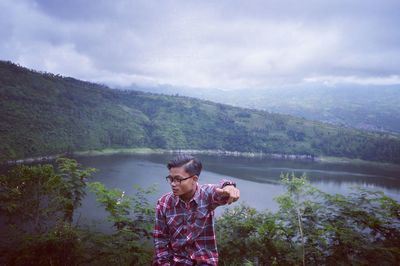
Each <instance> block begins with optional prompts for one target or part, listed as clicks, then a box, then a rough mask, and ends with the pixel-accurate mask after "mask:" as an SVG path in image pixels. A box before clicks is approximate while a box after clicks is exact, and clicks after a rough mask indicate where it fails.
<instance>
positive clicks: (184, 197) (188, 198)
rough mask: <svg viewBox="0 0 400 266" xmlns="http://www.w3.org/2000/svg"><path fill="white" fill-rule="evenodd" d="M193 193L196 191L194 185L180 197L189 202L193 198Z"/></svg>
mask: <svg viewBox="0 0 400 266" xmlns="http://www.w3.org/2000/svg"><path fill="white" fill-rule="evenodd" d="M195 193H196V186H194V187H193V189H192V190H191V191H189V192H187V193H185V194H183V195H181V196H180V197H181V199H182V200H183V201H184V202H189V201H190V200H191V199H192V198H193V196H194V194H195Z"/></svg>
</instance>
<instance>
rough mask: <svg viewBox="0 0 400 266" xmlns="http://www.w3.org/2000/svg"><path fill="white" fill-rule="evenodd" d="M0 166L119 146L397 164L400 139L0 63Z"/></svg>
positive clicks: (391, 135) (399, 152)
mask: <svg viewBox="0 0 400 266" xmlns="http://www.w3.org/2000/svg"><path fill="white" fill-rule="evenodd" d="M0 99H1V105H0V138H1V143H0V160H7V159H17V158H24V157H29V156H40V155H48V154H56V153H62V152H71V151H80V150H89V149H101V148H123V147H130V148H131V147H150V148H165V149H222V150H229V151H253V152H260V151H262V152H264V153H284V154H307V155H312V156H319V155H327V156H338V157H349V158H360V159H364V160H374V161H386V162H394V163H400V137H399V135H396V134H387V133H376V132H375V133H374V132H366V131H362V130H355V129H351V128H345V127H339V126H334V125H331V124H324V123H320V122H313V121H308V120H305V119H301V118H295V117H293V116H289V115H280V114H273V113H269V112H266V111H260V110H253V109H245V108H238V107H233V106H229V105H225V104H218V103H213V102H210V101H204V100H199V99H195V98H189V97H178V96H167V95H158V94H152V93H145V92H139V91H121V90H112V89H109V88H107V87H106V86H103V85H99V84H93V83H89V82H84V81H80V80H76V79H74V78H69V77H62V76H59V75H54V74H51V73H40V72H36V71H33V70H29V69H26V68H23V67H20V66H18V65H15V64H13V63H11V62H4V61H2V62H0Z"/></svg>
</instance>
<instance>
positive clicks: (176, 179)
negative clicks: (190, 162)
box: [165, 175, 195, 184]
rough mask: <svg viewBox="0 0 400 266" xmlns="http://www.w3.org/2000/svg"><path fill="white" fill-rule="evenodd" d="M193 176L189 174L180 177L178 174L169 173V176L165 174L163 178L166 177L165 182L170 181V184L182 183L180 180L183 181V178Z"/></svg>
mask: <svg viewBox="0 0 400 266" xmlns="http://www.w3.org/2000/svg"><path fill="white" fill-rule="evenodd" d="M194 176H195V175H191V176H189V177H185V178H182V177H180V176H171V175H169V176H166V177H165V179H166V180H167V182H168V183H170V184H172V183H174V182H175V183H178V184H180V183H182V181H185V180H187V179H189V178H192V177H194Z"/></svg>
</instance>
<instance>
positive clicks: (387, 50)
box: [0, 0, 400, 90]
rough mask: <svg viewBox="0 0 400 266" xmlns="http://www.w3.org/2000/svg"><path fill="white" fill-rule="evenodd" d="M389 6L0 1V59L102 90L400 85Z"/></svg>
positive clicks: (398, 19) (387, 0)
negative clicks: (102, 87)
mask: <svg viewBox="0 0 400 266" xmlns="http://www.w3.org/2000/svg"><path fill="white" fill-rule="evenodd" d="M399 14H400V1H398V0H393V1H391V0H381V1H375V0H374V1H369V0H360V1H358V0H337V1H333V0H332V1H322V0H321V1H317V0H314V1H307V0H304V1H298V0H294V1H289V0H279V1H275V0H274V1H272V0H263V1H251V0H242V1H235V0H226V1H224V0H220V1H217V0H215V1H190V0H186V1H168V0H165V1H163V0H159V1H152V0H143V1H133V0H115V1H111V0H69V1H65V0H47V1H44V0H36V1H35V0H0V36H1V42H0V59H1V60H9V61H12V62H15V63H18V64H20V65H22V66H25V67H28V68H31V69H35V70H38V71H46V72H51V73H54V74H61V75H63V76H72V77H75V78H78V79H82V80H87V81H91V82H97V83H102V84H106V85H109V86H111V87H121V86H130V85H132V84H136V85H138V86H158V85H169V86H176V87H184V88H187V89H202V88H207V89H213V88H216V89H223V90H235V89H252V88H256V89H267V88H272V87H282V88H283V87H287V86H307V84H322V85H324V86H336V85H338V84H357V85H396V84H400V27H399V25H400V15H399Z"/></svg>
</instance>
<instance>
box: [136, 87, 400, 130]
mask: <svg viewBox="0 0 400 266" xmlns="http://www.w3.org/2000/svg"><path fill="white" fill-rule="evenodd" d="M134 89H136V90H141V91H148V92H158V93H167V94H171V95H175V94H176V93H179V94H180V95H185V96H191V97H196V98H202V99H208V100H211V101H214V102H222V103H227V104H232V105H236V106H240V107H251V108H256V109H261V110H267V111H269V112H274V113H281V114H288V115H294V116H297V117H304V118H306V119H311V120H317V121H322V122H329V123H332V124H337V125H345V126H348V127H353V128H360V129H365V130H373V131H386V132H396V133H400V123H399V121H400V109H399V108H398V103H399V102H400V90H399V86H398V85H356V84H352V85H343V84H336V85H334V86H326V85H317V86H316V85H315V84H308V85H305V86H296V87H284V88H281V87H279V88H264V89H253V90H252V89H249V88H246V89H241V90H234V91H230V92H229V93H226V91H223V90H218V89H208V90H207V89H202V90H187V89H182V88H176V87H168V86H160V87H150V88H147V87H146V88H144V87H134ZM243 95H246V97H243Z"/></svg>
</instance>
